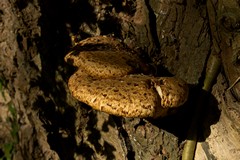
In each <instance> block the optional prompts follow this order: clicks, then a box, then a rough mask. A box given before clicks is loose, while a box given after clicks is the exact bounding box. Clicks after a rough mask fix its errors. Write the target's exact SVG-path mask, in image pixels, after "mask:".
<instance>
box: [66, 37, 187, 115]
mask: <svg viewBox="0 0 240 160" xmlns="http://www.w3.org/2000/svg"><path fill="white" fill-rule="evenodd" d="M108 40H110V39H108V38H106V37H100V36H99V37H93V38H92V39H91V38H89V39H87V40H83V41H81V42H79V44H78V50H77V51H71V52H70V53H69V54H67V55H66V57H65V61H67V62H69V61H71V62H72V63H73V65H74V66H76V67H78V71H77V72H76V73H74V74H73V75H72V76H71V77H70V79H69V82H68V86H69V89H70V91H71V93H72V95H73V96H74V97H75V98H76V99H78V100H79V101H81V102H84V103H86V104H88V105H89V106H91V107H92V108H93V109H96V110H99V111H103V112H106V113H109V114H113V115H117V116H123V117H141V118H143V117H154V118H156V117H163V116H166V115H167V114H168V110H169V109H170V108H174V107H179V106H181V105H182V104H183V103H185V102H186V100H187V98H188V86H187V84H186V83H185V82H183V81H181V80H179V79H177V78H173V77H153V76H148V75H143V74H138V73H137V72H136V71H139V68H138V69H137V70H136V68H137V67H139V66H142V64H141V63H142V61H141V60H140V59H139V58H138V57H137V56H135V55H132V54H131V52H128V51H127V50H124V49H122V50H121V49H119V48H121V47H119V46H121V44H120V42H117V41H115V40H113V41H110V42H108ZM95 43H96V44H102V45H107V44H108V45H110V46H111V47H110V49H109V50H106V49H105V48H104V47H102V48H104V49H102V48H99V47H97V48H96V49H91V50H85V49H84V48H81V46H86V44H91V46H93V48H94V44H95ZM79 46H80V47H79ZM74 52H75V53H74ZM134 73H135V74H134ZM136 73H137V74H136Z"/></svg>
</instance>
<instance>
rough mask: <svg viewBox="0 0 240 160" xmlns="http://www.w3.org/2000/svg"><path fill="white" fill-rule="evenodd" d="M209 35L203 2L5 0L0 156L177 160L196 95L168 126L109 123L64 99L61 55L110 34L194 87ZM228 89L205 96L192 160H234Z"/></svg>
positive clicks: (0, 23)
mask: <svg viewBox="0 0 240 160" xmlns="http://www.w3.org/2000/svg"><path fill="white" fill-rule="evenodd" d="M209 33H210V32H209V24H208V17H207V8H206V4H205V3H204V1H192V0H186V1H184V0H182V1H181V0H171V1H155V0H126V1H123V2H121V1H101V0H84V1H82V0H76V1H69V0H62V1H58V0H51V1H47V0H31V1H25V0H1V1H0V80H1V84H2V86H3V87H2V88H0V93H1V95H0V148H1V150H0V156H5V157H10V158H12V159H181V153H182V148H183V144H184V140H185V139H186V133H187V131H188V127H189V125H190V121H191V115H192V113H193V109H194V106H195V104H194V102H195V100H196V97H197V95H198V94H199V92H200V90H199V89H198V87H192V89H191V93H190V97H189V101H188V102H187V103H186V105H184V106H183V107H182V108H181V109H180V110H179V111H178V112H177V113H176V114H175V115H172V116H170V117H167V118H164V119H156V120H153V119H148V120H144V119H139V118H134V119H132V118H121V117H114V116H110V115H107V114H105V113H101V112H97V111H93V110H91V109H90V107H89V106H86V105H84V104H82V103H80V102H78V101H76V100H75V99H74V98H73V97H72V96H71V95H70V94H69V91H68V87H67V83H66V82H67V80H68V78H69V76H70V75H71V74H72V73H73V71H74V69H73V68H72V67H70V66H68V65H67V64H66V63H65V62H64V56H65V55H66V54H67V52H68V51H69V50H70V48H71V47H72V45H71V39H73V38H74V39H84V38H86V37H89V36H95V35H107V34H108V35H114V36H115V37H117V38H119V39H122V41H123V42H124V43H125V44H126V45H127V46H128V47H130V48H131V49H134V50H136V51H138V53H139V55H140V56H141V57H142V58H144V59H145V60H147V62H148V63H151V64H152V65H153V66H154V68H155V69H156V70H155V75H157V76H161V75H176V76H177V77H179V78H182V79H184V80H185V81H186V82H188V83H189V84H191V85H198V84H201V82H202V80H201V78H202V74H203V73H204V67H205V64H206V60H207V57H208V54H209V53H210V49H211V39H210V37H211V36H210V34H209ZM1 84H0V85H1ZM226 85H227V84H226V83H225V79H224V77H223V76H222V75H220V76H219V77H218V81H217V84H216V86H215V87H214V89H213V92H212V94H210V95H209V102H208V104H207V105H206V106H207V107H206V108H208V109H206V110H205V113H204V114H203V113H202V114H203V115H205V116H203V117H204V118H203V120H202V122H204V125H202V126H200V127H199V128H200V130H201V132H202V133H203V135H202V136H201V137H200V139H199V141H200V142H201V143H200V144H199V145H198V147H197V155H196V159H212V158H216V159H236V158H237V157H240V146H239V143H238V142H239V139H240V138H239V133H240V131H239V124H238V123H234V121H233V120H232V119H231V117H230V118H229V116H228V115H229V114H228V113H229V112H228V111H226V110H227V109H226V108H227V107H226V106H231V105H239V104H238V103H237V102H236V101H234V100H231V99H229V98H226V97H228V96H229V97H231V95H230V93H226V94H225V91H226V88H227V86H226ZM223 93H224V94H223ZM218 104H219V105H218ZM238 107H239V106H238ZM219 109H220V110H221V112H220V110H219ZM234 113H236V112H234ZM231 115H233V114H231ZM235 115H236V117H237V118H239V117H238V116H239V115H238V114H235ZM236 117H235V119H236ZM9 146H10V147H9ZM223 151H224V152H223ZM230 157H231V158H230Z"/></svg>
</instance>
